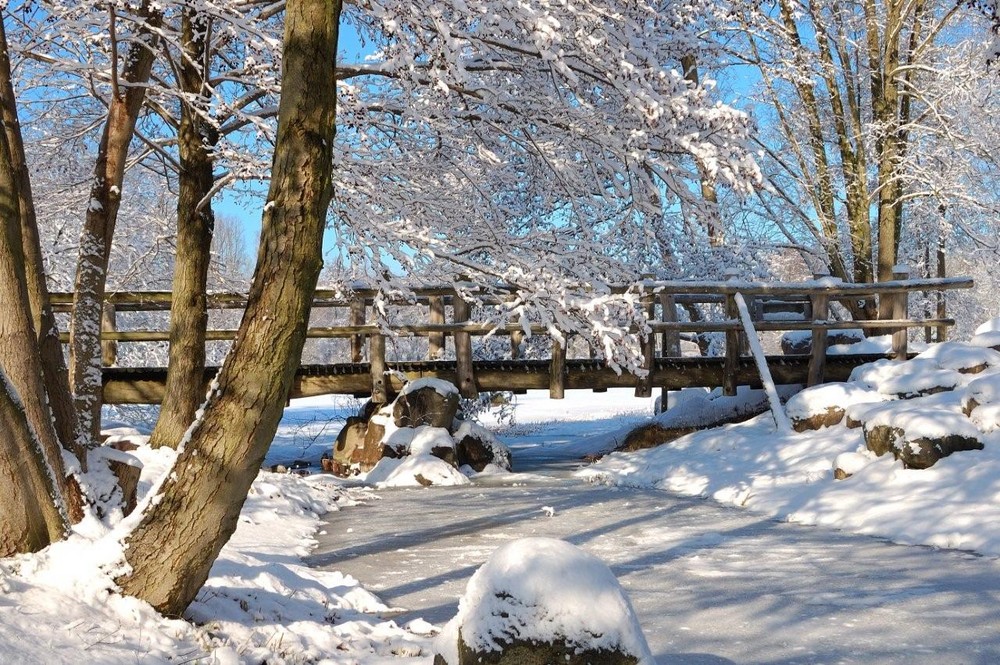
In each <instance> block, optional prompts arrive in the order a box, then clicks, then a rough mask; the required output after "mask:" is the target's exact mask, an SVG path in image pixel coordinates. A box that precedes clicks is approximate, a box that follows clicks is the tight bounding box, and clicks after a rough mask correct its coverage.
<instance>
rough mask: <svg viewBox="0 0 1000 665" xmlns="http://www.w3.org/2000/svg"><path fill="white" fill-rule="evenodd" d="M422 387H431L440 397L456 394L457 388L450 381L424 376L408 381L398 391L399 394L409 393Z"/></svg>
mask: <svg viewBox="0 0 1000 665" xmlns="http://www.w3.org/2000/svg"><path fill="white" fill-rule="evenodd" d="M422 388H433V389H434V390H435V392H437V394H438V395H441V397H447V396H448V395H458V394H459V392H458V388H457V387H456V386H455V384H453V383H452V382H451V381H445V380H444V379H435V378H424V379H417V380H416V381H410V382H409V383H407V384H406V385H405V386H403V389H402V390H401V391H400V393H399V394H400V395H409V394H410V393H414V392H416V391H418V390H420V389H422Z"/></svg>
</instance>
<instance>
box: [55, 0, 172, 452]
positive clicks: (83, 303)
mask: <svg viewBox="0 0 1000 665" xmlns="http://www.w3.org/2000/svg"><path fill="white" fill-rule="evenodd" d="M140 13H141V14H142V15H143V16H145V17H146V25H144V26H143V27H142V28H141V29H140V30H139V34H138V35H137V36H136V37H137V38H136V40H135V41H133V42H132V43H131V45H130V46H129V49H128V52H127V53H126V56H125V63H126V64H125V69H124V74H123V76H122V80H123V82H124V85H125V86H126V87H125V89H124V90H119V89H118V87H119V86H117V85H116V86H115V89H114V91H113V94H112V98H111V103H110V105H109V107H108V119H107V121H106V122H105V124H104V132H103V134H102V135H101V143H100V145H99V146H98V152H97V163H96V164H95V165H94V183H93V185H92V186H91V189H90V202H89V204H88V206H87V215H86V218H85V220H84V225H83V232H82V234H81V235H80V257H79V260H78V262H77V271H76V283H75V288H74V301H73V314H72V318H71V321H70V353H71V355H70V382H71V384H72V386H73V397H74V403H75V406H76V411H77V417H78V418H79V422H80V430H81V434H82V436H84V437H85V441H83V442H81V444H82V445H84V446H87V445H95V444H96V442H97V441H98V439H99V437H100V433H101V314H102V311H103V308H104V293H105V286H106V282H107V277H108V258H109V256H110V255H111V241H112V238H113V236H114V232H115V224H116V222H117V221H118V208H119V206H120V205H121V195H122V183H123V181H124V179H125V162H126V159H127V157H128V147H129V144H130V143H131V142H132V136H133V135H134V133H135V124H136V121H137V120H138V117H139V111H140V110H141V108H142V104H143V101H144V100H145V97H146V86H145V84H146V83H147V82H148V81H149V75H150V72H151V71H152V67H153V59H154V50H155V48H156V43H157V41H158V37H157V36H156V34H155V31H154V30H152V28H156V27H158V26H159V24H160V22H161V19H162V17H161V15H160V14H159V12H158V11H154V10H151V9H150V8H149V2H148V1H147V2H144V3H143V8H142V10H141V11H140ZM113 74H114V75H115V76H117V72H113Z"/></svg>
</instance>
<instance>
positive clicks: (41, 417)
mask: <svg viewBox="0 0 1000 665" xmlns="http://www.w3.org/2000/svg"><path fill="white" fill-rule="evenodd" d="M24 273H25V268H24V255H23V250H22V243H21V224H20V214H19V209H18V195H17V183H16V182H15V181H14V173H13V171H12V169H11V164H10V151H9V150H8V148H7V138H6V134H5V133H4V132H0V375H2V376H0V378H2V382H3V384H4V390H5V391H6V392H8V393H10V394H11V395H12V396H13V395H17V396H18V402H19V403H20V410H21V411H22V412H23V414H22V416H21V417H22V418H23V419H24V421H25V422H24V426H23V427H20V426H19V423H18V422H17V421H16V420H10V418H9V417H8V420H10V422H11V423H12V426H13V427H14V428H13V429H11V430H10V431H7V430H5V429H4V428H2V427H0V440H3V443H2V444H0V446H2V448H0V450H5V451H14V450H17V449H22V450H30V451H32V452H31V453H30V455H31V456H32V457H35V456H37V457H38V458H39V460H40V461H36V460H35V459H28V458H25V463H26V465H27V467H28V468H27V469H26V475H27V476H28V477H29V478H32V479H33V482H32V488H33V491H34V494H33V496H32V498H31V501H32V502H35V503H39V502H41V503H48V502H52V501H55V506H57V507H59V508H60V512H63V510H62V509H63V508H64V506H65V502H66V499H67V498H68V497H70V496H76V494H75V493H74V492H73V491H72V490H71V489H70V488H71V484H70V483H69V482H68V481H67V479H66V477H65V474H64V473H63V463H62V446H61V445H60V444H59V438H58V436H56V430H55V427H54V426H53V424H52V412H51V411H50V410H49V405H48V400H47V398H46V395H45V386H44V385H43V383H42V376H41V365H42V360H41V357H40V356H39V353H38V344H37V339H36V336H35V328H34V326H33V325H32V322H31V310H30V308H29V306H28V291H27V286H26V285H25V281H24ZM11 399H12V400H13V398H11ZM5 408H7V409H10V408H15V407H12V406H11V404H7V405H6V407H5ZM25 431H28V432H31V435H30V436H26V435H25V433H24V432H25ZM8 437H10V438H11V440H10V441H7V439H8ZM36 448H37V450H35V449H36ZM0 454H6V453H0ZM11 459H16V456H14V457H13V458H11ZM46 460H47V462H48V463H47V464H46V463H45V462H46ZM35 467H44V468H45V469H47V471H46V475H47V476H50V478H49V481H48V483H45V482H43V481H44V479H42V478H38V477H36V476H37V475H38V474H37V473H36V472H37V469H36V468H35ZM0 482H2V481H0ZM53 487H56V488H58V490H57V491H54V492H53V491H51V488H53ZM6 498H9V497H4V498H3V499H0V512H4V511H5V510H7V509H13V510H21V509H22V508H21V507H19V506H11V505H9V504H8V503H6V502H5V499H6ZM11 500H13V499H11ZM0 540H6V536H5V535H4V534H0ZM15 540H16V539H15ZM31 542H32V543H33V542H35V541H34V539H32V541H31ZM32 546H33V545H32Z"/></svg>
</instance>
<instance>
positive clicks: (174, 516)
mask: <svg viewBox="0 0 1000 665" xmlns="http://www.w3.org/2000/svg"><path fill="white" fill-rule="evenodd" d="M340 8H341V1H340V0H290V1H289V2H288V3H287V6H286V10H285V11H286V19H285V21H286V22H285V40H284V53H283V57H282V68H283V76H282V82H283V85H282V95H281V102H280V105H279V111H278V138H277V143H276V147H275V154H274V160H273V166H272V177H271V186H270V190H269V192H268V204H267V206H266V207H265V209H264V219H263V229H262V232H261V246H260V251H259V254H258V263H257V267H256V270H255V273H254V280H253V285H252V286H251V289H250V296H249V302H248V304H247V309H246V313H245V314H244V317H243V321H242V322H241V324H240V329H239V333H238V335H237V339H236V341H235V343H234V346H233V350H232V351H231V352H230V354H229V356H228V358H227V359H226V362H225V364H224V365H223V367H222V369H221V371H220V373H219V376H218V379H217V381H216V382H215V384H214V386H213V390H212V393H211V396H210V397H209V400H208V404H207V407H206V410H205V413H204V416H203V418H202V420H201V421H200V422H198V423H196V424H195V425H194V426H193V428H192V431H191V438H190V441H188V442H187V443H186V444H185V445H184V447H183V449H182V452H181V453H180V456H179V457H178V460H177V463H176V464H175V466H174V471H173V473H172V474H171V478H170V479H169V480H167V482H166V483H165V484H164V487H163V489H162V491H161V493H160V495H159V496H158V497H157V501H156V503H155V505H153V506H151V507H150V508H149V509H148V510H147V512H146V514H145V516H144V518H143V520H142V522H141V523H140V524H139V526H138V527H137V528H136V530H135V531H134V532H133V533H132V534H131V535H130V536H129V537H128V539H127V541H126V542H127V545H128V548H127V549H126V559H127V560H128V563H129V564H130V566H131V569H132V572H131V573H130V574H129V575H128V576H126V577H122V578H119V580H118V583H119V584H121V586H122V589H123V590H124V592H125V593H128V594H132V595H135V596H138V597H139V598H142V599H143V600H146V601H147V602H149V603H150V604H152V605H153V606H154V607H155V608H157V609H158V610H159V611H161V612H163V613H164V614H167V615H177V614H180V613H181V612H182V611H183V610H184V609H185V608H186V607H187V606H188V604H189V603H190V602H191V601H192V600H193V599H194V597H195V594H196V593H197V592H198V589H199V588H200V587H201V586H202V584H204V582H205V580H206V579H207V577H208V572H209V569H210V568H211V566H212V563H213V562H214V560H215V558H216V557H217V556H218V553H219V550H221V549H222V546H223V545H224V544H225V543H226V541H227V540H228V539H229V537H230V535H232V533H233V531H234V530H235V529H236V523H237V519H238V518H239V513H240V510H241V508H242V506H243V502H244V501H245V500H246V496H247V492H248V491H249V488H250V484H251V483H252V482H253V479H254V478H255V477H256V476H257V473H258V471H259V469H260V465H261V462H262V461H263V459H264V455H265V453H266V452H267V449H268V446H269V445H270V443H271V440H272V439H273V437H274V433H275V431H276V430H277V425H278V421H279V420H280V418H281V413H282V410H283V408H284V404H285V399H286V396H287V395H288V391H289V388H290V387H291V384H292V380H293V378H294V375H295V369H296V366H297V365H298V362H299V358H300V356H301V353H302V346H303V343H304V341H305V332H306V326H307V323H308V319H309V311H310V307H311V305H312V296H313V293H314V291H315V288H316V281H317V279H318V277H319V272H320V269H321V267H322V238H323V229H324V226H325V221H326V210H327V206H328V205H329V202H330V197H331V194H332V187H331V184H330V177H331V171H332V148H333V136H334V127H335V114H336V89H335V86H334V85H333V81H334V72H335V67H336V46H337V25H338V21H339V17H340Z"/></svg>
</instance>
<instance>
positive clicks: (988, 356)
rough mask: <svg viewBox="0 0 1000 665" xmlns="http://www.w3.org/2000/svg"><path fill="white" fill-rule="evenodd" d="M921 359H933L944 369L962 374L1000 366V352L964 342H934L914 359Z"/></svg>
mask: <svg viewBox="0 0 1000 665" xmlns="http://www.w3.org/2000/svg"><path fill="white" fill-rule="evenodd" d="M921 359H924V360H931V361H933V362H934V363H936V364H937V365H938V367H940V368H942V369H946V370H955V371H957V372H960V373H962V374H979V373H980V372H982V371H984V370H986V369H989V368H994V367H1000V353H998V352H996V351H994V350H993V349H987V348H983V347H981V346H973V345H971V344H964V343H962V342H942V343H941V344H934V345H932V346H930V347H929V348H928V349H927V350H926V351H924V352H922V353H921V354H920V355H918V356H917V357H916V358H914V359H913V360H921ZM911 362H912V361H911Z"/></svg>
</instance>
